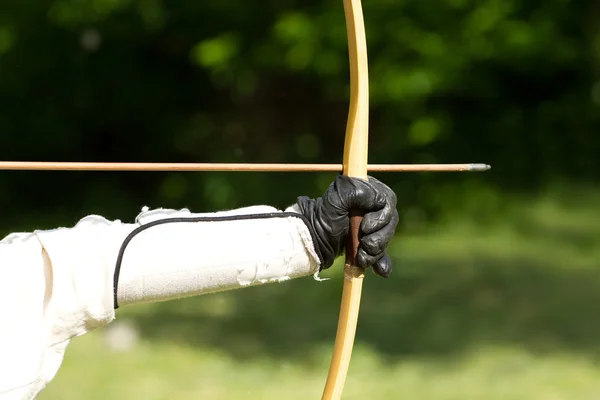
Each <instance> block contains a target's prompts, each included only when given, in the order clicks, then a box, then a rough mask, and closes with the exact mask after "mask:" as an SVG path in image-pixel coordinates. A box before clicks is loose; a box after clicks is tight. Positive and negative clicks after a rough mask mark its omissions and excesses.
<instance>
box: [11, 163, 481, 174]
mask: <svg viewBox="0 0 600 400" xmlns="http://www.w3.org/2000/svg"><path fill="white" fill-rule="evenodd" d="M490 168H491V166H489V165H487V164H477V163H475V164H370V165H368V166H367V170H368V171H369V172H434V171H435V172H444V171H446V172H465V171H471V172H482V171H487V170H489V169H490ZM0 170H13V171H15V170H19V171H32V170H33V171H181V172H183V171H246V172H319V171H320V172H342V171H343V165H342V164H260V163H249V164H248V163H126V162H114V163H105V162H55V161H0Z"/></svg>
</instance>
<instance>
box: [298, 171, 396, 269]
mask: <svg viewBox="0 0 600 400" xmlns="http://www.w3.org/2000/svg"><path fill="white" fill-rule="evenodd" d="M396 202H397V199H396V194H395V193H394V192H393V191H392V190H391V189H390V188H389V187H387V186H386V185H385V184H383V183H381V182H380V181H378V180H377V179H375V178H372V177H369V179H368V181H366V180H363V179H358V178H350V177H347V176H345V175H339V176H338V177H337V178H336V179H335V181H334V182H333V183H332V184H331V185H330V186H329V188H328V189H327V191H326V192H325V194H324V195H323V196H322V197H319V198H317V199H310V198H308V197H305V196H302V197H298V200H297V204H298V207H299V209H300V212H301V213H302V215H304V217H306V218H307V219H308V221H309V223H310V226H311V227H312V228H313V230H314V232H315V233H316V236H317V238H316V239H317V243H315V247H316V250H317V251H318V252H319V253H320V255H321V258H322V260H323V265H322V266H321V269H327V268H329V267H331V265H332V264H333V261H334V259H335V258H336V257H337V256H339V255H341V254H342V253H344V250H345V247H346V240H347V238H348V232H349V230H350V218H349V217H350V212H351V211H353V210H356V211H358V212H360V213H364V219H363V220H362V223H361V224H360V231H359V239H360V245H359V248H358V256H357V258H358V264H359V266H361V267H363V268H367V267H372V268H373V271H374V272H375V273H376V274H377V275H379V276H382V277H385V278H387V277H388V276H390V274H391V273H392V262H391V260H390V258H389V257H388V255H387V254H386V251H385V250H386V248H387V246H388V244H389V242H390V240H391V239H392V237H393V236H394V232H395V231H396V226H397V225H398V211H397V210H396Z"/></svg>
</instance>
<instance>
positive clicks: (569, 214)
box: [39, 193, 600, 400]
mask: <svg viewBox="0 0 600 400" xmlns="http://www.w3.org/2000/svg"><path fill="white" fill-rule="evenodd" d="M567 200H568V201H567ZM599 200H600V194H598V193H588V194H586V196H585V198H583V197H580V198H575V197H574V196H573V194H572V193H571V194H570V197H569V198H566V200H565V198H562V197H559V196H546V197H544V198H542V199H541V200H538V201H535V202H528V204H525V203H521V204H520V205H519V206H515V207H512V208H511V209H510V211H509V212H507V213H506V217H505V218H504V222H503V223H500V224H494V225H493V226H483V225H482V224H481V223H478V224H476V223H471V222H467V221H461V222H460V223H459V222H457V221H453V223H448V224H445V225H444V226H440V227H437V228H435V229H433V228H430V229H428V230H426V231H423V230H422V231H420V232H411V233H410V235H407V234H406V233H405V234H404V235H403V236H402V237H399V238H398V240H397V241H396V242H394V244H393V246H392V247H391V254H392V256H393V259H394V262H395V271H394V276H393V277H392V278H391V279H390V280H388V281H384V280H381V279H378V278H376V277H374V276H372V275H370V274H368V276H367V279H366V280H365V287H364V294H363V304H362V309H361V316H360V321H359V328H358V333H357V339H356V343H355V350H354V355H353V359H352V364H351V368H350V372H349V376H348V380H347V384H346V389H345V392H344V399H348V400H350V399H364V398H373V399H419V400H459V399H460V400H475V399H477V400H478V399H486V400H496V399H498V400H500V399H502V400H513V399H514V400H523V399H528V400H562V399H578V400H587V399H590V400H591V399H599V398H600V364H599V362H598V361H599V360H598V355H599V354H600V211H599V209H598V204H600V201H599ZM328 275H329V276H330V277H332V278H333V279H331V280H329V281H326V282H323V283H317V282H314V281H312V280H311V279H310V278H307V279H301V280H296V281H292V282H287V283H284V284H278V285H269V286H265V287H259V288H250V289H245V290H239V291H235V292H228V293H221V294H217V295H209V296H200V297H198V298H192V299H184V300H179V301H173V302H168V303H161V304H152V305H142V306H135V307H130V308H128V309H123V310H120V311H119V312H118V315H117V317H118V319H117V321H115V323H113V324H111V326H109V327H107V328H105V329H102V330H98V331H95V332H92V333H90V334H88V335H86V336H84V337H80V338H76V339H74V340H73V342H72V343H71V345H70V346H69V349H68V351H67V355H66V357H65V361H64V363H63V367H62V368H61V370H60V371H59V373H58V376H57V377H56V378H55V380H54V381H53V382H52V383H51V384H50V385H49V386H48V387H47V389H46V390H45V391H44V392H43V393H42V395H40V397H39V399H41V400H53V399H57V400H58V399H60V400H70V399H89V400H95V399H114V400H118V399H145V400H159V399H178V400H187V399H249V400H253V399H264V400H270V399H281V398H285V399H290V400H294V399H318V398H320V394H321V391H322V388H323V384H324V380H325V377H326V374H327V369H328V366H329V365H328V364H329V358H330V355H331V349H332V343H333V338H334V335H335V327H336V322H337V313H338V308H339V300H340V287H341V286H340V285H341V275H340V268H334V269H332V270H331V271H329V272H328ZM124 324H132V325H133V326H135V329H134V330H133V331H134V332H135V333H136V335H137V339H135V340H132V344H131V345H130V346H128V347H126V348H124V349H121V350H117V349H115V348H114V346H110V345H108V339H110V337H111V335H114V334H115V333H116V332H117V330H118V329H119V327H124V326H125V325H124Z"/></svg>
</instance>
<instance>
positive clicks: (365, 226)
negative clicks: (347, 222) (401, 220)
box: [360, 203, 398, 235]
mask: <svg viewBox="0 0 600 400" xmlns="http://www.w3.org/2000/svg"><path fill="white" fill-rule="evenodd" d="M390 224H396V225H397V224H398V210H397V209H396V208H395V207H392V206H391V204H389V203H388V204H386V205H385V207H384V208H382V209H381V210H379V211H374V212H370V213H367V214H365V216H364V218H363V220H362V222H361V224H360V231H361V233H363V234H364V235H368V234H371V233H373V232H376V231H378V230H380V229H383V228H384V227H385V226H386V225H390Z"/></svg>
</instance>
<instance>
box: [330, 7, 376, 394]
mask: <svg viewBox="0 0 600 400" xmlns="http://www.w3.org/2000/svg"><path fill="white" fill-rule="evenodd" d="M344 11H345V14H346V29H347V31H348V53H349V57H350V109H349V112H348V122H347V125H346V138H345V142H344V160H343V165H344V171H343V173H344V175H348V176H352V177H356V178H362V179H367V158H368V148H369V67H368V61H367V39H366V36H365V24H364V20H363V13H362V7H361V0H344ZM361 221H362V216H361V215H351V217H350V234H349V237H348V245H347V247H346V262H345V265H344V286H343V290H342V304H341V306H340V315H339V320H338V327H337V333H336V337H335V345H334V348H333V355H332V357H331V365H330V366H329V374H328V375H327V382H326V383H325V390H324V391H323V396H322V399H323V400H339V399H340V398H341V397H342V391H343V389H344V383H345V382H346V375H347V374H348V367H349V365H350V358H351V356H352V348H353V347H354V336H355V334H356V324H357V322H358V312H359V309H360V298H361V294H362V283H363V278H364V270H363V268H360V267H358V265H357V263H356V254H357V249H358V243H359V238H358V232H359V228H360V222H361Z"/></svg>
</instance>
